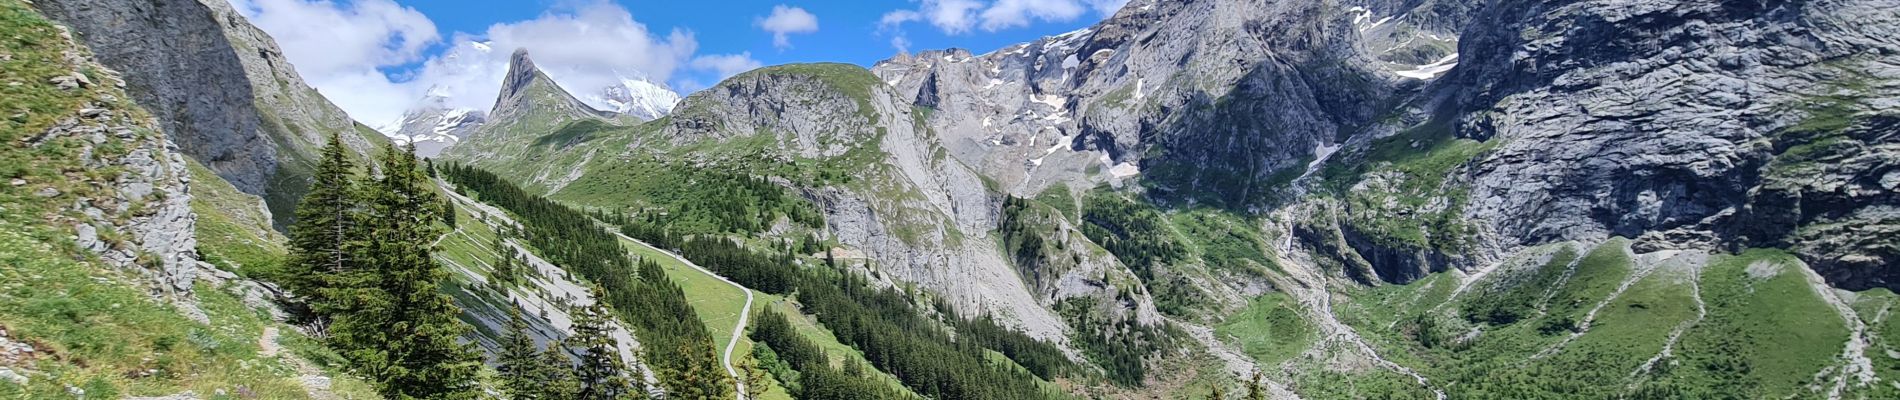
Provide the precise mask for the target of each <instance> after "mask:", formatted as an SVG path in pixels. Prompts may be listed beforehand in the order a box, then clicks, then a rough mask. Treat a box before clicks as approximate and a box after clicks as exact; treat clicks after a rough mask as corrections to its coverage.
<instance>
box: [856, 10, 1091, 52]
mask: <svg viewBox="0 0 1900 400" xmlns="http://www.w3.org/2000/svg"><path fill="white" fill-rule="evenodd" d="M1127 4H1128V0H994V1H991V0H921V1H918V2H917V8H915V9H900V10H895V11H891V12H888V13H885V14H884V16H883V17H882V18H880V19H879V20H878V28H879V29H878V31H879V32H880V33H881V34H885V35H890V36H892V40H891V46H892V47H896V48H898V51H908V47H909V43H910V41H909V40H907V39H905V37H904V32H903V29H902V27H903V25H904V24H907V23H911V22H926V23H929V24H930V25H931V26H932V27H935V28H937V30H939V31H943V33H945V34H950V35H961V34H967V33H970V32H972V31H974V30H976V29H982V30H984V31H988V32H995V31H1000V30H1004V29H1010V28H1018V27H1024V26H1029V25H1031V24H1034V23H1037V22H1068V21H1073V20H1075V19H1076V18H1080V17H1082V16H1083V15H1086V14H1088V13H1089V11H1091V10H1092V11H1094V12H1096V13H1097V14H1100V15H1104V16H1106V15H1111V14H1114V13H1115V12H1116V11H1118V10H1121V8H1122V6H1123V5H1127Z"/></svg>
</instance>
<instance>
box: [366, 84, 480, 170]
mask: <svg viewBox="0 0 1900 400" xmlns="http://www.w3.org/2000/svg"><path fill="white" fill-rule="evenodd" d="M442 92H443V91H441V90H437V89H431V90H430V91H429V94H428V95H426V96H423V98H422V99H421V100H417V101H416V104H415V105H413V106H410V107H409V111H407V112H404V113H403V115H402V119H400V120H397V121H395V122H393V123H391V124H389V125H387V126H384V127H381V128H378V130H379V131H381V132H383V134H385V135H389V138H390V140H393V141H395V142H396V144H399V145H407V144H413V145H415V146H416V155H419V156H422V157H435V156H436V155H438V154H441V153H442V151H443V150H447V149H448V148H449V146H454V145H455V144H456V143H460V142H461V141H462V138H466V137H468V135H470V134H473V133H474V132H475V130H476V129H477V128H480V127H481V126H482V125H483V124H484V123H487V122H488V113H486V112H482V111H481V110H474V109H468V108H463V107H455V106H452V105H450V104H449V98H448V97H446V96H445V95H443V93H442Z"/></svg>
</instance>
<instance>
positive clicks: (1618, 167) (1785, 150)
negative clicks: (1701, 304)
mask: <svg viewBox="0 0 1900 400" xmlns="http://www.w3.org/2000/svg"><path fill="white" fill-rule="evenodd" d="M1896 7H1900V3H1897V2H1894V1H1890V0H1852V1H1783V2H1743V3H1736V2H1717V1H1638V2H1601V1H1555V2H1552V1H1546V2H1506V3H1499V4H1495V5H1493V6H1492V7H1489V8H1487V9H1486V10H1485V11H1484V13H1483V16H1481V17H1479V19H1478V20H1477V22H1474V23H1473V24H1472V25H1471V30H1469V31H1468V32H1467V33H1466V35H1465V39H1464V40H1463V42H1462V43H1463V46H1462V48H1463V49H1464V51H1463V52H1462V54H1461V63H1460V64H1459V67H1458V68H1457V70H1456V71H1455V72H1454V73H1453V74H1454V76H1453V77H1452V78H1450V79H1449V80H1448V81H1447V82H1446V83H1448V84H1449V85H1448V89H1449V90H1454V91H1456V92H1457V97H1458V99H1459V102H1460V105H1461V106H1462V107H1463V114H1462V116H1461V118H1460V122H1461V124H1460V128H1459V129H1458V132H1459V134H1461V135H1464V136H1466V137H1472V138H1477V139H1488V140H1492V141H1496V142H1497V143H1499V145H1498V147H1497V150H1496V151H1494V152H1492V153H1490V154H1489V155H1486V156H1484V157H1483V158H1482V159H1481V160H1479V161H1477V162H1476V163H1474V164H1473V166H1472V167H1473V168H1472V170H1471V172H1470V173H1471V178H1472V186H1473V190H1472V192H1471V194H1472V196H1471V201H1472V203H1471V207H1469V208H1468V209H1467V210H1466V215H1467V216H1468V217H1471V218H1474V219H1479V220H1483V221H1486V222H1487V223H1488V224H1489V225H1490V226H1491V227H1493V228H1495V229H1496V231H1497V232H1498V233H1500V234H1501V235H1502V237H1504V238H1507V239H1506V240H1514V241H1516V242H1517V243H1518V244H1536V243H1546V242H1551V241H1557V240H1573V239H1596V238H1601V237H1605V236H1612V235H1614V236H1624V237H1632V238H1642V239H1643V240H1642V241H1641V242H1639V244H1638V247H1639V248H1697V247H1700V248H1708V247H1714V246H1726V247H1745V246H1762V247H1770V246H1772V247H1781V246H1787V245H1793V246H1794V248H1795V249H1796V250H1797V251H1798V252H1800V253H1801V254H1802V256H1803V258H1804V259H1806V260H1807V261H1808V262H1810V263H1812V264H1814V265H1815V267H1816V269H1817V270H1819V271H1821V273H1822V274H1823V275H1826V276H1828V277H1829V278H1830V279H1832V280H1833V281H1834V282H1833V283H1834V284H1835V285H1838V286H1842V287H1846V288H1852V289H1865V288H1869V287H1874V286H1889V287H1891V286H1892V285H1894V284H1895V283H1900V281H1897V280H1895V278H1896V277H1900V271H1896V267H1895V266H1896V265H1897V264H1900V258H1896V257H1895V256H1894V255H1895V252H1894V251H1893V250H1894V249H1895V248H1896V243H1895V240H1900V239H1894V238H1895V236H1893V235H1891V234H1883V232H1890V231H1891V230H1892V227H1893V225H1892V221H1893V218H1892V214H1893V213H1892V210H1893V200H1892V198H1893V194H1892V189H1890V188H1887V187H1883V186H1882V185H1881V184H1880V183H1879V180H1880V179H1881V177H1882V176H1884V174H1885V173H1886V172H1887V171H1891V170H1892V169H1893V165H1894V160H1895V158H1896V155H1895V153H1894V144H1893V143H1894V141H1895V140H1896V139H1895V135H1894V134H1893V132H1894V131H1895V127H1894V125H1893V124H1892V122H1891V121H1892V118H1893V117H1892V116H1891V115H1888V114H1889V113H1890V111H1883V110H1891V109H1892V107H1893V106H1894V105H1895V104H1896V103H1900V84H1897V83H1896V82H1900V62H1896V60H1900V59H1896V57H1895V55H1896V54H1900V39H1896V36H1897V35H1900V16H1896V15H1895V14H1893V13H1892V12H1890V11H1880V10H1892V9H1895V8H1896Z"/></svg>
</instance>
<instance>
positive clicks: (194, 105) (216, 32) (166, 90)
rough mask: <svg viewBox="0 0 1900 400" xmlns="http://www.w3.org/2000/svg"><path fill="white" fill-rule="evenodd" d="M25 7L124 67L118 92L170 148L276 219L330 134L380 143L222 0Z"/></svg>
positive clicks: (285, 213) (52, 0) (355, 143)
mask: <svg viewBox="0 0 1900 400" xmlns="http://www.w3.org/2000/svg"><path fill="white" fill-rule="evenodd" d="M34 6H35V7H37V8H39V9H40V10H41V12H43V13H45V14H46V15H47V16H48V17H50V18H52V19H54V20H56V21H59V22H60V23H62V24H65V25H67V26H70V27H71V28H72V29H73V30H74V31H75V32H74V33H75V35H76V36H77V37H78V38H79V39H80V40H81V41H82V42H83V43H84V44H86V45H87V47H89V48H91V49H92V51H93V52H94V53H95V54H97V55H98V58H99V62H100V63H101V64H104V65H105V66H107V67H111V68H112V69H115V70H119V71H124V73H125V80H126V84H127V87H126V92H127V93H128V94H130V95H131V96H132V97H133V99H134V100H136V101H137V102H138V103H139V104H141V105H144V106H145V108H147V109H149V110H151V112H152V113H153V116H154V117H156V119H157V120H158V121H159V123H160V126H161V127H162V128H163V129H164V131H165V133H166V134H167V135H169V136H170V137H171V138H172V140H173V141H175V142H177V143H178V146H179V150H180V151H182V152H183V153H184V154H185V155H187V156H190V157H191V158H193V159H196V160H198V161H199V162H200V163H202V164H204V165H206V166H207V167H209V168H211V170H212V171H213V172H216V173H217V174H218V176H219V177H222V178H224V179H225V180H227V181H230V182H231V184H232V185H233V186H236V187H237V188H238V190H241V191H243V192H245V193H249V194H253V195H258V196H262V197H264V199H265V200H266V202H267V203H268V204H269V205H270V207H271V211H272V213H273V214H274V215H275V216H276V223H277V224H278V226H280V227H281V226H284V225H286V224H287V223H288V221H289V220H288V218H289V217H290V216H291V215H292V213H291V212H290V211H291V210H292V209H294V207H295V205H296V201H297V199H299V198H301V197H302V196H303V193H304V192H305V191H307V190H308V186H309V182H308V177H307V175H308V171H309V169H310V168H311V167H312V166H314V165H315V162H314V154H316V150H317V149H318V148H320V147H321V146H322V145H323V144H324V143H326V142H327V141H328V140H329V136H330V135H331V134H337V135H339V136H341V137H342V138H343V141H344V143H345V144H346V145H348V146H349V147H350V148H351V149H353V150H355V151H356V152H357V153H358V154H364V155H369V154H374V152H375V150H376V146H377V145H378V144H380V143H381V142H382V139H381V136H380V135H377V134H375V133H374V132H372V131H370V130H369V129H367V128H363V127H361V126H359V125H357V124H356V122H355V121H353V120H351V119H350V118H349V116H348V115H346V114H345V113H343V111H342V110H341V109H339V108H337V107H336V106H335V105H334V104H331V103H330V102H329V100H327V99H325V98H324V97H323V96H322V95H320V94H318V93H317V92H316V90H315V89H312V88H310V87H309V86H308V85H306V84H304V82H303V79H302V78H300V77H299V76H298V75H297V73H296V71H295V70H294V69H292V67H291V65H290V64H289V62H288V61H286V60H285V59H284V58H283V51H282V50H279V49H278V47H277V44H276V42H275V41H273V40H272V39H271V38H270V36H269V35H267V34H265V33H264V32H263V31H262V30H259V29H258V28H257V27H255V26H252V25H251V24H250V23H249V22H247V21H245V20H244V17H243V16H242V15H240V14H239V13H238V11H237V10H235V9H233V8H232V7H231V5H230V3H229V2H226V1H224V0H200V1H160V0H135V1H107V2H96V1H76V0H46V1H39V2H35V4H34Z"/></svg>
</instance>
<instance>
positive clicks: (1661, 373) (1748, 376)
mask: <svg viewBox="0 0 1900 400" xmlns="http://www.w3.org/2000/svg"><path fill="white" fill-rule="evenodd" d="M1627 246H1628V241H1625V240H1620V239H1619V240H1612V241H1610V242H1608V243H1605V244H1603V245H1601V246H1597V247H1596V248H1589V249H1586V250H1587V251H1586V252H1585V253H1584V254H1582V255H1581V257H1582V259H1581V260H1577V262H1576V263H1575V265H1574V266H1575V271H1574V273H1573V274H1571V275H1570V276H1569V277H1568V278H1565V279H1549V276H1550V275H1561V274H1562V272H1563V271H1565V269H1566V267H1568V266H1570V265H1571V263H1570V261H1572V260H1573V256H1572V255H1571V254H1574V253H1571V252H1569V251H1567V250H1559V249H1552V251H1553V253H1554V254H1555V256H1553V257H1551V259H1550V260H1549V261H1547V262H1544V263H1542V264H1538V266H1537V267H1534V268H1527V269H1524V270H1521V271H1512V270H1500V271H1499V272H1496V273H1494V274H1492V275H1491V276H1489V277H1487V278H1486V279H1485V281H1483V282H1479V283H1477V284H1474V285H1472V287H1471V288H1470V290H1469V291H1468V292H1466V293H1464V294H1462V295H1460V296H1459V297H1457V298H1456V299H1453V300H1450V301H1449V302H1448V301H1447V300H1446V299H1447V298H1448V296H1449V294H1450V292H1451V291H1452V289H1454V288H1456V287H1457V284H1456V283H1457V279H1456V278H1454V277H1452V276H1451V275H1449V274H1434V275H1432V276H1430V277H1427V278H1426V279H1423V280H1420V281H1418V282H1414V283H1412V284H1409V285H1390V286H1383V287H1378V288H1372V289H1365V290H1362V291H1359V292H1357V293H1351V296H1352V297H1353V299H1352V301H1351V302H1350V303H1346V304H1340V305H1339V306H1338V307H1339V309H1338V312H1339V314H1340V319H1341V321H1342V322H1345V323H1347V324H1349V325H1352V326H1353V327H1354V328H1355V329H1356V330H1358V331H1359V332H1360V333H1361V334H1362V335H1364V336H1366V337H1367V339H1368V340H1370V341H1371V342H1372V344H1373V345H1374V347H1375V348H1377V349H1379V351H1380V352H1381V353H1382V354H1383V355H1385V356H1386V357H1387V358H1388V359H1391V360H1393V361H1395V362H1398V363H1400V364H1402V365H1406V366H1408V367H1411V368H1413V369H1415V370H1418V371H1420V372H1421V373H1423V374H1425V375H1426V376H1427V377H1428V378H1431V379H1432V381H1433V382H1436V383H1437V384H1438V385H1439V386H1440V387H1441V388H1444V389H1445V390H1446V391H1447V394H1449V395H1451V396H1452V397H1454V398H1527V397H1538V396H1552V395H1560V396H1581V397H1586V398H1600V397H1617V396H1627V395H1663V396H1688V397H1689V398H1708V397H1726V396H1739V397H1741V398H1765V397H1786V396H1797V397H1806V396H1816V395H1818V394H1817V393H1815V392H1812V391H1809V390H1808V389H1807V387H1808V386H1807V385H1808V384H1810V383H1811V382H1810V381H1811V380H1813V378H1812V377H1814V376H1815V375H1816V373H1818V372H1820V371H1822V369H1823V368H1824V367H1826V366H1828V365H1832V363H1833V362H1835V360H1834V357H1835V355H1837V354H1839V353H1840V349H1841V344H1842V343H1843V341H1845V340H1846V338H1847V336H1846V333H1847V331H1846V329H1845V326H1844V324H1843V322H1842V321H1841V320H1840V318H1839V317H1838V316H1837V315H1836V314H1835V313H1834V312H1833V310H1832V309H1831V308H1829V307H1828V306H1827V304H1826V303H1825V302H1823V301H1822V300H1821V298H1820V297H1819V296H1818V295H1817V294H1816V293H1815V292H1814V291H1813V289H1811V288H1810V287H1808V286H1807V283H1806V281H1805V280H1804V278H1803V277H1802V275H1801V272H1800V271H1799V270H1797V268H1805V267H1804V266H1801V265H1800V264H1799V263H1798V261H1796V260H1794V259H1793V258H1792V257H1790V256H1787V255H1786V254H1785V253H1781V252H1778V251H1769V250H1752V251H1749V252H1745V253H1743V254H1741V255H1716V256H1714V257H1713V258H1712V259H1711V260H1710V262H1709V263H1708V265H1707V266H1706V267H1705V268H1704V269H1703V270H1702V271H1701V274H1700V276H1699V279H1696V277H1695V276H1694V275H1693V274H1692V271H1690V270H1689V269H1688V268H1686V267H1683V266H1665V267H1662V268H1659V269H1656V270H1653V271H1649V272H1648V274H1647V275H1645V276H1643V277H1641V278H1640V279H1637V280H1635V281H1634V282H1632V283H1631V284H1630V285H1629V287H1628V289H1627V290H1625V291H1623V292H1621V293H1620V294H1616V295H1615V296H1614V297H1612V294H1614V293H1616V288H1617V287H1618V286H1619V285H1620V284H1622V283H1623V282H1624V281H1625V280H1626V279H1627V278H1630V277H1631V274H1632V273H1634V272H1636V271H1634V270H1633V262H1632V260H1631V259H1630V258H1629V256H1628V255H1627V251H1626V249H1627V248H1628V247H1627ZM1756 264H1766V265H1778V266H1779V268H1768V269H1767V270H1770V271H1776V272H1775V273H1772V274H1768V275H1765V276H1751V275H1750V274H1749V273H1748V271H1747V270H1748V266H1749V265H1756ZM1665 265H1667V264H1665ZM1757 271H1758V272H1759V271H1760V269H1758V270H1757ZM1493 283H1497V284H1500V286H1499V287H1496V288H1492V287H1488V285H1491V284H1493ZM1692 284H1699V285H1700V290H1701V297H1702V299H1703V300H1705V301H1706V302H1707V307H1708V314H1707V317H1706V318H1704V319H1702V320H1700V321H1696V314H1697V311H1696V308H1695V297H1694V296H1695V291H1694V290H1693V289H1694V286H1692ZM1518 292H1528V293H1534V294H1537V296H1533V301H1532V302H1530V303H1528V304H1526V305H1524V306H1523V307H1525V308H1526V312H1525V315H1526V317H1525V318H1523V319H1521V320H1518V321H1516V322H1512V323H1508V324H1503V325H1491V324H1490V323H1488V322H1484V321H1483V320H1482V319H1479V320H1477V321H1468V320H1466V318H1467V316H1466V313H1465V311H1466V310H1467V309H1471V308H1473V307H1492V306H1495V303H1494V302H1491V301H1490V300H1491V299H1495V298H1500V297H1503V298H1510V297H1512V296H1514V294H1515V293H1518ZM1546 294H1547V295H1548V296H1549V298H1550V301H1548V302H1541V301H1535V299H1537V298H1541V297H1543V296H1544V295H1546ZM1881 295H1882V293H1879V292H1873V293H1871V294H1863V296H1859V298H1861V299H1862V300H1861V302H1862V303H1861V304H1857V309H1859V310H1860V311H1861V312H1862V313H1863V314H1865V315H1863V316H1862V318H1863V319H1864V320H1868V321H1874V318H1873V316H1874V315H1877V314H1878V310H1879V309H1880V308H1881V307H1885V306H1886V304H1887V303H1886V302H1885V300H1881V299H1882V297H1881ZM1598 304H1603V307H1602V308H1601V309H1600V310H1599V311H1598V312H1597V314H1596V315H1595V319H1594V320H1593V323H1592V324H1591V326H1590V328H1589V329H1588V330H1586V331H1583V332H1584V333H1582V334H1581V335H1578V336H1577V337H1576V338H1575V339H1574V340H1571V341H1569V342H1567V343H1566V342H1565V338H1566V337H1568V336H1570V334H1571V332H1572V331H1571V330H1561V329H1560V330H1556V331H1547V330H1543V329H1540V328H1544V327H1545V326H1546V323H1551V322H1553V321H1558V320H1560V319H1563V318H1570V319H1574V320H1575V321H1582V320H1583V319H1584V317H1585V316H1586V315H1587V314H1588V313H1589V311H1590V310H1591V309H1595V308H1597V305H1598ZM1538 305H1547V306H1548V307H1547V310H1546V311H1545V312H1543V313H1539V312H1537V309H1536V306H1538ZM1249 311H1253V310H1251V309H1250V310H1249ZM1479 315H1480V316H1482V315H1484V314H1479ZM1427 322H1430V323H1429V324H1427ZM1881 322H1882V324H1874V325H1872V328H1874V329H1879V328H1882V327H1884V326H1887V325H1884V324H1890V323H1888V322H1886V321H1881ZM1474 326H1475V327H1478V329H1481V330H1482V333H1481V334H1479V335H1477V336H1475V338H1473V339H1471V340H1469V341H1468V342H1463V343H1459V342H1457V341H1455V340H1452V338H1455V337H1458V336H1461V335H1464V334H1467V333H1468V332H1469V330H1470V329H1473V327H1474ZM1679 327H1686V330H1685V331H1684V333H1683V334H1682V335H1681V338H1680V339H1679V341H1678V342H1677V343H1676V345H1675V347H1674V348H1673V350H1672V354H1674V357H1664V358H1662V359H1661V360H1659V362H1658V363H1656V364H1655V365H1656V366H1655V367H1654V368H1653V369H1651V370H1649V372H1647V373H1642V374H1637V371H1638V369H1639V367H1640V366H1641V365H1643V364H1644V362H1646V361H1648V360H1649V359H1650V358H1652V357H1656V356H1657V355H1658V354H1659V353H1660V352H1661V350H1662V347H1663V345H1664V344H1665V343H1666V342H1667V341H1668V337H1669V335H1670V334H1671V333H1672V331H1675V330H1676V329H1678V328H1679ZM1430 335H1436V337H1437V338H1438V339H1439V341H1438V342H1437V344H1436V345H1432V346H1427V345H1425V344H1423V342H1425V340H1424V339H1422V338H1423V337H1426V336H1430ZM1553 349H1554V350H1553ZM1540 353H1542V354H1543V356H1541V357H1539V356H1535V355H1538V354H1540ZM1870 356H1871V357H1872V358H1874V359H1875V360H1876V365H1877V366H1889V365H1895V364H1900V363H1888V362H1887V361H1885V360H1882V358H1884V356H1883V355H1881V354H1880V350H1879V345H1878V344H1877V345H1875V348H1874V350H1871V351H1870ZM1887 368H1888V370H1882V371H1881V373H1882V375H1883V378H1884V377H1886V376H1888V375H1892V374H1893V373H1894V372H1900V370H1894V369H1893V367H1887ZM1876 369H1877V370H1880V369H1881V368H1880V367H1876ZM1316 375H1317V376H1320V377H1324V378H1329V379H1337V380H1338V381H1339V382H1342V383H1344V384H1345V385H1346V386H1359V385H1366V384H1367V382H1366V381H1369V380H1370V381H1378V380H1383V379H1384V378H1376V377H1367V376H1364V375H1354V374H1339V373H1331V372H1320V373H1317V374H1316ZM1304 381H1307V382H1319V381H1323V380H1322V379H1313V378H1307V379H1305V380H1304ZM1296 383H1298V382H1296ZM1821 387H1825V385H1822V386H1821ZM1307 389H1311V390H1302V394H1303V395H1306V396H1307V397H1308V398H1337V397H1338V396H1350V394H1349V393H1350V392H1342V391H1337V390H1335V389H1334V388H1319V387H1313V386H1311V385H1309V386H1308V387H1307ZM1850 393H1852V392H1850Z"/></svg>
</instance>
